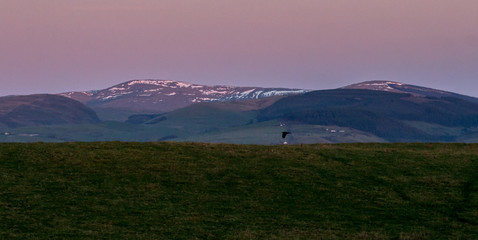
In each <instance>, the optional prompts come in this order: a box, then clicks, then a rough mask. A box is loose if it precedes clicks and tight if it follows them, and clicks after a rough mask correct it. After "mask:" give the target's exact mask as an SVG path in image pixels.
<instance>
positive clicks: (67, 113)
mask: <svg viewBox="0 0 478 240" xmlns="http://www.w3.org/2000/svg"><path fill="white" fill-rule="evenodd" d="M97 122H99V119H98V117H97V116H96V113H95V112H94V111H93V110H91V109H90V108H88V107H86V106H85V105H84V104H82V103H80V102H78V101H75V100H72V99H69V98H66V97H62V96H58V95H51V94H36V95H26V96H8V97H1V98H0V123H2V124H4V125H6V126H8V127H24V126H40V125H55V124H68V123H75V124H77V123H97Z"/></svg>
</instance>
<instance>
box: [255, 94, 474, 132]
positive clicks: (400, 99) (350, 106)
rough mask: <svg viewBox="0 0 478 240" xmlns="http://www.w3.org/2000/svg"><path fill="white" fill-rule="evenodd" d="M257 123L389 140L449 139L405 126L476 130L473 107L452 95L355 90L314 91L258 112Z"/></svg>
mask: <svg viewBox="0 0 478 240" xmlns="http://www.w3.org/2000/svg"><path fill="white" fill-rule="evenodd" d="M258 119H259V120H260V121H268V120H271V119H282V120H284V121H289V122H299V123H307V124H320V125H337V126H342V127H351V128H354V129H358V130H361V131H365V132H370V133H372V134H375V135H377V136H379V137H383V138H385V139H387V140H389V141H436V140H440V141H443V140H444V141H453V139H452V138H449V137H448V136H436V135H433V134H430V133H427V132H426V131H422V130H421V129H419V128H416V127H413V126H411V125H410V124H408V123H407V122H425V123H431V124H437V125H440V126H445V127H459V128H462V129H463V130H466V129H469V128H474V127H476V126H478V104H477V103H473V102H468V101H465V100H462V99H458V98H453V97H441V98H435V97H422V96H414V95H411V94H403V93H395V92H386V91H372V90H361V89H336V90H324V91H314V92H309V93H306V94H302V95H297V96H290V97H287V98H283V99H281V100H279V101H277V102H276V103H274V104H273V105H271V106H270V107H267V108H265V109H264V110H262V111H261V113H260V115H259V117H258Z"/></svg>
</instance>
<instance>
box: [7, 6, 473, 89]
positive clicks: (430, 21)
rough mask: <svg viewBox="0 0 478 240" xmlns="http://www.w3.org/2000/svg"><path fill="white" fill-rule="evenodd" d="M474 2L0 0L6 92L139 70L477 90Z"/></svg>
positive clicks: (272, 81)
mask: <svg viewBox="0 0 478 240" xmlns="http://www.w3.org/2000/svg"><path fill="white" fill-rule="evenodd" d="M477 26H478V1H476V0H177V1H176V0H174V1H173V0H0V86H1V87H0V96H5V95H19V94H33V93H60V92H65V91H83V90H95V89H104V88H107V87H110V86H113V85H116V84H119V83H122V82H125V81H128V80H132V79H168V80H178V81H184V82H189V83H196V84H206V85H236V86H258V87H290V88H304V89H331V88H338V87H342V86H345V85H349V84H353V83H358V82H362V81H368V80H391V81H398V82H403V83H408V84H414V85H420V86H426V87H432V88H438V89H442V90H448V91H453V92H458V93H461V94H466V95H471V96H475V97H478V27H477Z"/></svg>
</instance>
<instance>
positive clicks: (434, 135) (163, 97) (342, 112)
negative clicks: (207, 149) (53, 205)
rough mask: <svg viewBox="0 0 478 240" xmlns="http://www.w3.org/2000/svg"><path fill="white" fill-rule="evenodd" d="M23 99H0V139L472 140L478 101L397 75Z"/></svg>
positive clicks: (131, 85) (136, 84)
mask: <svg viewBox="0 0 478 240" xmlns="http://www.w3.org/2000/svg"><path fill="white" fill-rule="evenodd" d="M42 96H43V97H45V96H47V98H50V96H49V95H42ZM53 96H54V95H51V97H52V98H53ZM25 97H26V96H12V97H8V99H9V100H8V101H6V97H4V98H0V132H2V131H3V132H8V135H5V136H0V141H110V140H120V141H202V142H230V143H249V144H281V143H283V142H288V143H292V144H294V143H318V142H322V143H327V142H332V143H334V142H414V141H424V142H431V141H433V142H435V141H439V142H478V99H477V98H474V97H470V96H465V95H460V94H456V93H452V92H447V91H442V90H437V89H432V88H426V87H420V86H414V85H408V84H403V83H399V82H393V81H368V82H362V83H358V84H353V85H349V86H345V87H343V88H339V89H332V90H317V91H311V90H303V89H287V88H259V87H233V86H205V85H197V84H189V83H184V82H178V81H171V80H132V81H129V82H125V83H122V84H118V85H115V86H113V87H110V88H107V89H103V90H94V91H85V92H67V93H61V94H59V95H56V96H55V100H54V101H51V100H50V101H43V102H45V103H46V102H49V104H45V107H44V109H45V110H40V109H43V108H42V107H41V106H42V104H43V102H42V101H39V100H32V101H30V103H27V104H23V103H20V102H21V101H19V100H18V101H17V100H12V99H15V98H25ZM36 97H38V95H36ZM27 98H28V97H27ZM29 98H33V97H32V96H30V97H29ZM12 101H13V102H15V101H17V102H19V103H18V104H17V105H16V106H13V105H12V104H11V102H12ZM7 102H9V104H6V103H7ZM52 102H55V104H56V105H52V104H51V103H52ZM73 102H74V103H75V104H72V103H73ZM59 103H65V104H63V105H61V104H59ZM66 103H68V104H66ZM4 105H10V107H9V108H7V107H5V106H4ZM31 106H35V107H34V108H33V107H31ZM73 106H74V107H73ZM2 109H3V110H2ZM32 109H35V111H33V110H32ZM52 109H54V110H55V111H52ZM12 112H13V113H12ZM78 113H81V114H78ZM55 114H56V115H55ZM75 114H76V115H75ZM12 116H21V117H12ZM99 119H101V120H99ZM2 129H4V130H2ZM282 131H288V132H291V134H289V135H287V137H286V138H285V139H282V138H281V132H282ZM32 135H35V137H31V136H32ZM25 136H28V137H25Z"/></svg>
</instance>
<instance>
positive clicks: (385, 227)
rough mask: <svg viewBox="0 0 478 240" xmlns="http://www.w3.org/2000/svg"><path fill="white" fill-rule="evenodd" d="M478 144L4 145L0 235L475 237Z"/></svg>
mask: <svg viewBox="0 0 478 240" xmlns="http://www.w3.org/2000/svg"><path fill="white" fill-rule="evenodd" d="M477 156H478V145H465V144H337V145H296V146H269V147H267V146H254V145H226V144H192V143H128V142H124V143H121V142H103V143H98V142H95V143H62V144H45V143H34V144H12V143H9V144H8V143H7V144H5V143H3V144H0V178H1V180H2V181H0V193H1V194H0V217H1V221H0V238H1V239H404V240H405V239H478V211H477V209H478V172H477V171H476V169H478V157H477Z"/></svg>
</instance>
